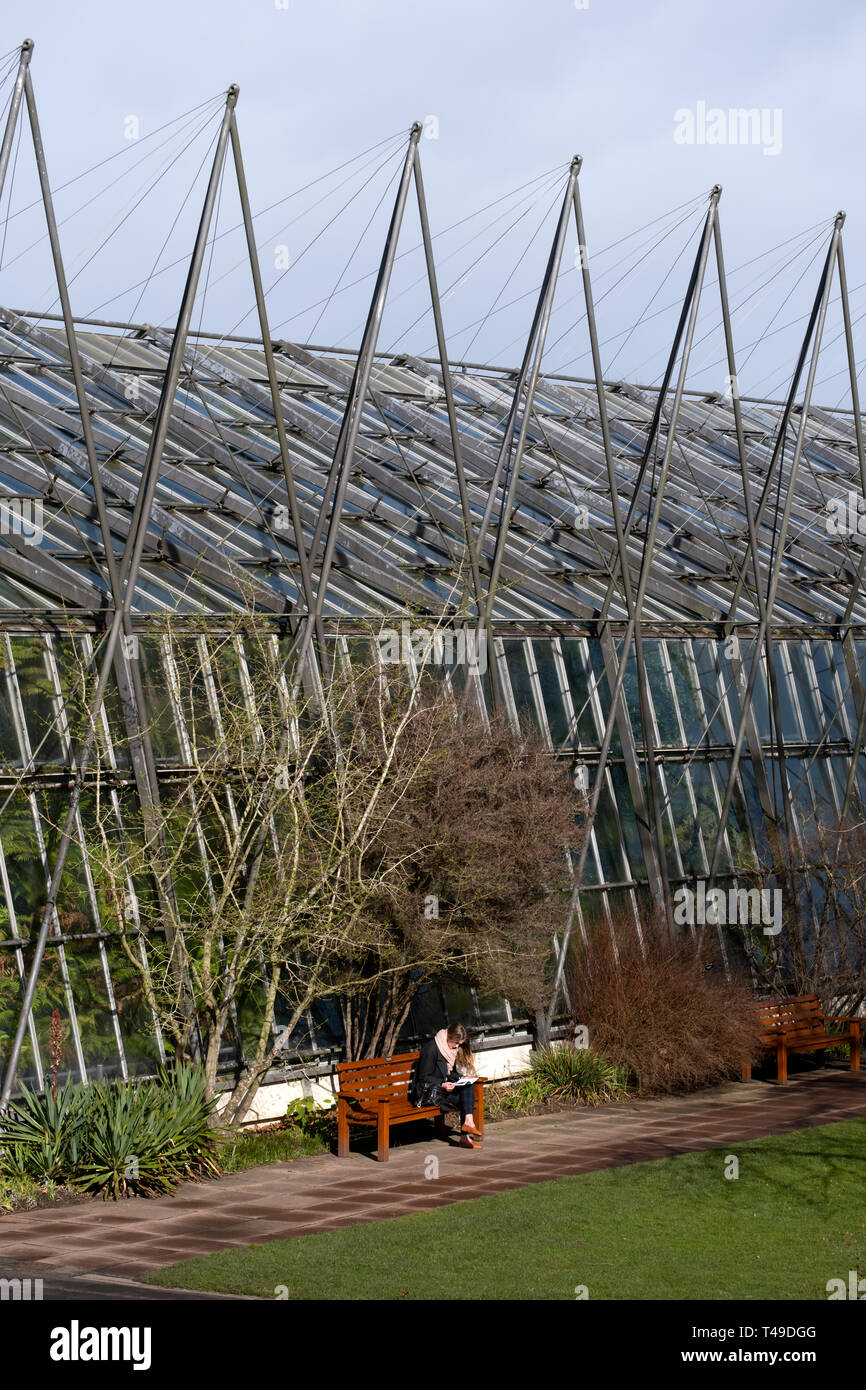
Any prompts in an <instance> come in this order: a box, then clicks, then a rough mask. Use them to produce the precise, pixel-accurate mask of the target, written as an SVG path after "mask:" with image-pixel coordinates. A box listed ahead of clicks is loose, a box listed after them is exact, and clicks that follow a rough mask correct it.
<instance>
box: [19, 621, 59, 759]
mask: <svg viewBox="0 0 866 1390" xmlns="http://www.w3.org/2000/svg"><path fill="white" fill-rule="evenodd" d="M12 655H13V658H14V661H15V670H16V672H17V675H18V689H19V691H20V692H21V703H22V705H23V706H24V721H25V723H26V725H27V733H28V736H29V739H30V748H31V751H32V753H33V757H34V759H35V761H36V762H37V763H59V762H61V761H62V758H63V753H62V749H61V743H60V735H59V732H58V729H57V702H56V700H55V698H54V689H53V686H52V683H51V680H50V678H49V675H48V671H47V669H46V666H45V647H44V645H43V643H42V640H41V638H38V637H13V638H12Z"/></svg>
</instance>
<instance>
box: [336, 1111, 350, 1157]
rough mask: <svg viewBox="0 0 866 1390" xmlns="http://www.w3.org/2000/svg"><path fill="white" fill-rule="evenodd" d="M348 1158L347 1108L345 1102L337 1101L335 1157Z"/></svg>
mask: <svg viewBox="0 0 866 1390" xmlns="http://www.w3.org/2000/svg"><path fill="white" fill-rule="evenodd" d="M348 1156H349V1107H348V1106H347V1105H346V1103H345V1101H342V1100H338V1101H337V1157H338V1158H348Z"/></svg>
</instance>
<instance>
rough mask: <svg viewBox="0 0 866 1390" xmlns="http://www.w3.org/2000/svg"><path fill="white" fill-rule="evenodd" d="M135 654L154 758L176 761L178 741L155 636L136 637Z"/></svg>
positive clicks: (178, 749) (178, 758) (178, 752)
mask: <svg viewBox="0 0 866 1390" xmlns="http://www.w3.org/2000/svg"><path fill="white" fill-rule="evenodd" d="M138 655H139V660H140V662H141V680H142V685H143V686H144V698H145V703H146V706H147V724H148V729H149V731H150V740H151V743H152V744H153V752H154V757H156V758H159V759H162V760H163V761H165V762H179V761H180V740H179V738H178V734H177V726H176V725H175V722H174V712H173V710H172V705H171V698H170V696H169V687H168V681H167V679H166V674H165V669H164V667H163V664H162V653H161V651H160V644H159V642H158V640H157V639H156V638H155V637H141V638H139V643H138Z"/></svg>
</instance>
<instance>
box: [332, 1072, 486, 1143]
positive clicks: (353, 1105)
mask: <svg viewBox="0 0 866 1390" xmlns="http://www.w3.org/2000/svg"><path fill="white" fill-rule="evenodd" d="M418 1057H419V1053H417V1052H403V1053H401V1054H400V1056H399V1057H372V1058H370V1059H369V1061H366V1062H339V1063H338V1064H337V1077H338V1079H339V1084H340V1090H339V1094H338V1096H337V1155H338V1157H339V1158H345V1157H346V1156H347V1155H348V1152H349V1125H350V1124H358V1125H375V1126H376V1134H377V1138H378V1146H379V1152H378V1157H379V1162H380V1163H385V1162H386V1161H387V1158H388V1135H389V1131H390V1128H391V1125H403V1124H408V1122H409V1121H410V1120H424V1119H433V1120H435V1121H436V1128H437V1130H438V1132H439V1133H440V1135H442V1137H443V1138H444V1136H445V1132H446V1130H445V1120H444V1116H443V1114H442V1111H441V1110H440V1109H439V1106H438V1105H422V1106H418V1105H413V1104H412V1102H411V1101H410V1099H409V1081H410V1078H411V1076H412V1067H413V1065H414V1063H415V1062H417V1060H418ZM473 1091H474V1093H475V1101H474V1112H473V1113H474V1119H475V1123H476V1125H477V1126H478V1130H479V1133H483V1131H484V1082H483V1081H476V1082H474V1084H473ZM452 1094H453V1093H452Z"/></svg>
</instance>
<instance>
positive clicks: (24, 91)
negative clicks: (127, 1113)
mask: <svg viewBox="0 0 866 1390" xmlns="http://www.w3.org/2000/svg"><path fill="white" fill-rule="evenodd" d="M32 51H33V44H32V42H31V41H30V40H27V41H26V42H25V44H23V45H22V54H21V62H20V65H19V70H18V77H17V79H16V84H15V90H14V92H13V98H12V103H11V105H10V113H9V117H10V119H9V121H7V129H6V133H5V135H4V140H3V146H2V149H0V196H2V192H3V184H4V179H5V174H6V170H7V167H8V155H9V149H10V148H11V144H12V138H13V134H14V124H13V118H14V117H17V115H18V112H19V109H20V103H21V97H22V95H23V96H24V98H25V101H26V106H27V112H28V118H29V123H30V129H31V136H32V140H33V150H34V156H35V159H36V167H37V173H38V177H39V185H40V192H41V197H42V204H43V209H44V213H45V222H46V229H47V233H48V240H49V245H50V249H51V256H52V261H53V265H54V274H55V281H56V284H57V291H58V298H59V300H60V306H61V315H60V317H61V319H62V322H63V326H64V332H65V337H66V343H67V349H68V352H69V361H70V368H71V373H72V380H73V385H74V389H75V395H76V400H77V403H78V410H79V415H80V417H81V431H82V436H83V439H84V448H85V453H86V456H87V464H88V471H89V474H90V481H91V486H92V488H93V497H94V503H95V506H96V514H97V520H98V523H99V529H100V534H101V536H102V544H103V550H104V553H105V563H106V569H107V572H108V581H109V587H110V589H111V595H112V602H113V605H114V610H115V612H117V610H118V609H119V608H120V606H121V597H122V595H121V584H120V578H119V575H118V571H117V565H116V562H115V556H114V548H113V544H112V537H111V526H110V522H109V518H108V510H107V507H106V503H105V495H104V492H103V488H102V480H101V476H100V471H99V464H98V460H97V457H96V447H95V442H94V437H93V427H92V423H91V418H90V409H89V405H88V401H87V395H86V389H85V382H84V373H83V369H82V365H81V356H80V353H79V350H78V340H77V337H76V332H75V321H74V319H73V315H72V309H71V305H70V300H69V288H68V284H67V280H66V273H65V268H64V264H63V255H62V251H61V247H60V237H59V233H58V227H57V219H56V215H55V211H54V199H53V196H52V192H51V184H50V180H49V177H48V167H47V161H46V157H45V149H44V145H43V141H42V132H41V128H40V123H39V114H38V110H37V106H36V98H35V93H34V90H33V83H32V78H31V76H30V70H29V63H30V57H31V54H32ZM124 628H125V631H127V632H128V631H129V625H128V622H127V623H125V624H124ZM115 662H116V665H117V666H118V667H119V668H120V669H118V671H117V677H118V690H119V692H120V695H121V703H122V707H123V714H124V720H125V722H126V724H127V727H128V729H129V734H130V744H131V760H132V765H133V772H134V775H135V778H136V783H137V786H138V791H139V795H140V797H141V802H142V811H143V814H144V815H145V817H146V818H147V817H149V816H150V815H151V808H152V807H153V805H154V804H158V800H159V790H158V785H157V781H156V764H155V761H154V758H153V751H152V749H151V748H150V741H149V739H148V737H147V732H146V730H145V729H144V728H143V726H142V719H141V710H142V708H143V704H142V692H141V683H140V680H139V679H138V671H137V667H136V666H135V664H134V663H133V662H131V661H128V659H127V656H126V653H118V654H117V656H116V658H115ZM161 891H162V887H161Z"/></svg>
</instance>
